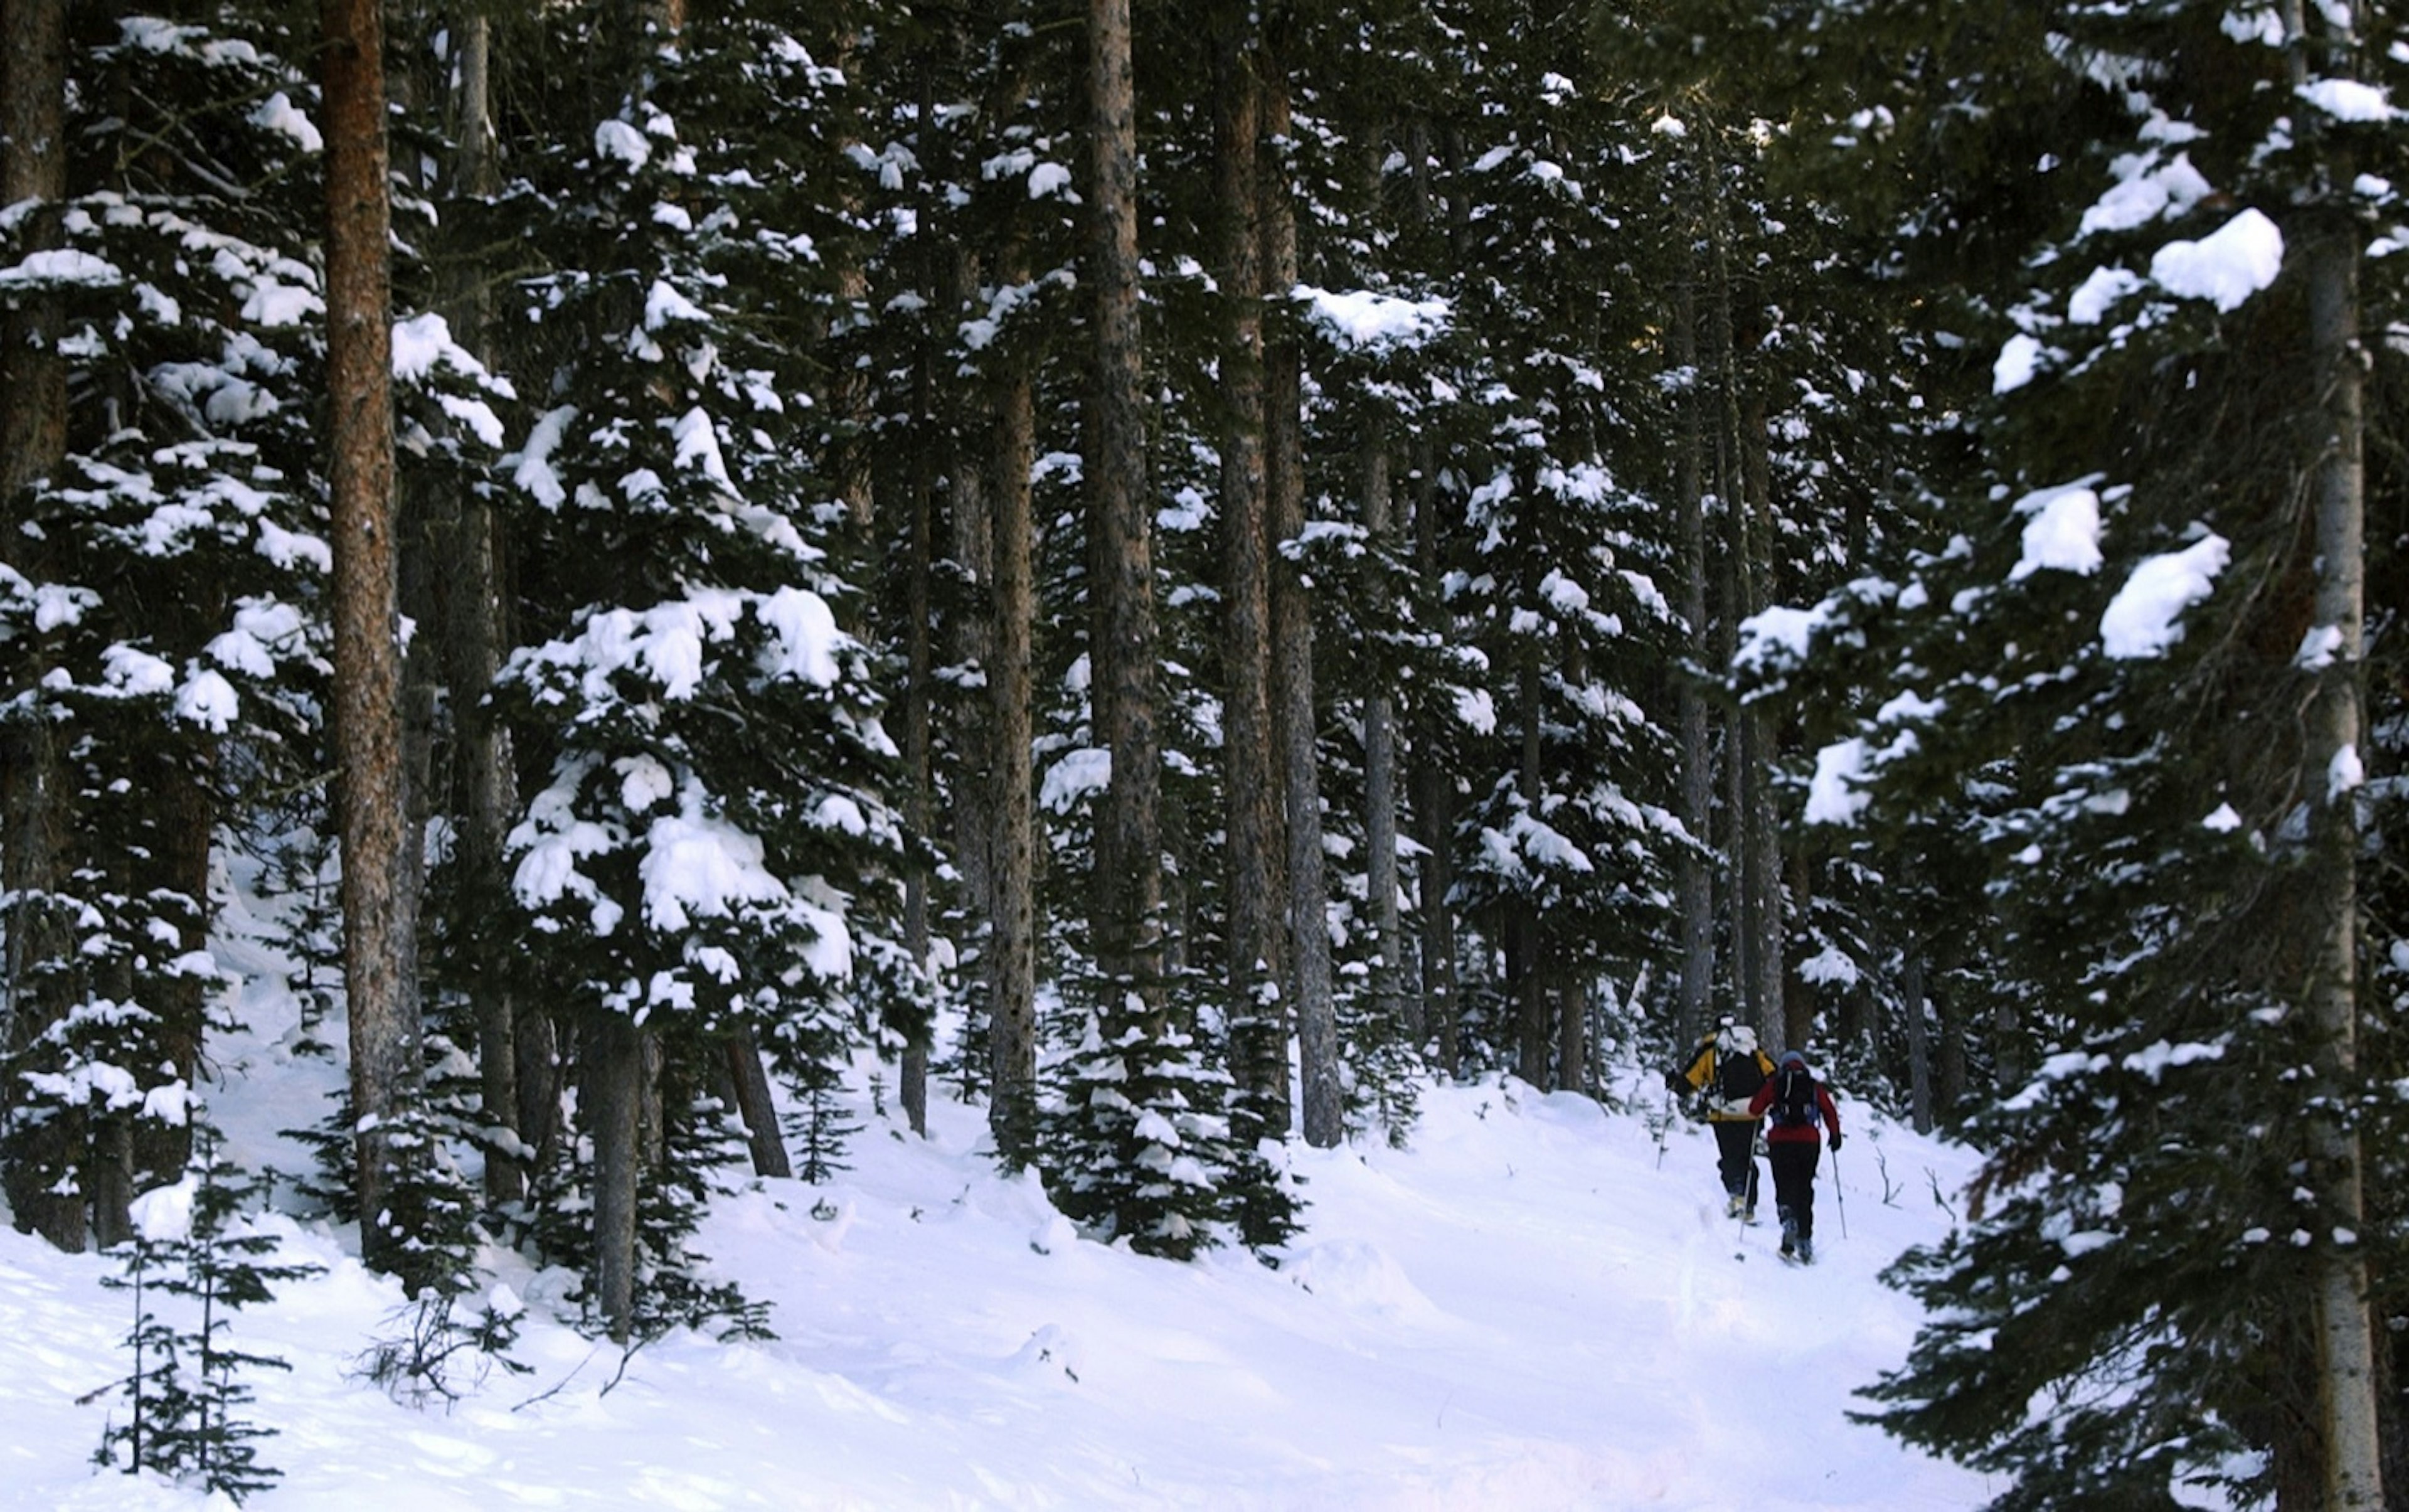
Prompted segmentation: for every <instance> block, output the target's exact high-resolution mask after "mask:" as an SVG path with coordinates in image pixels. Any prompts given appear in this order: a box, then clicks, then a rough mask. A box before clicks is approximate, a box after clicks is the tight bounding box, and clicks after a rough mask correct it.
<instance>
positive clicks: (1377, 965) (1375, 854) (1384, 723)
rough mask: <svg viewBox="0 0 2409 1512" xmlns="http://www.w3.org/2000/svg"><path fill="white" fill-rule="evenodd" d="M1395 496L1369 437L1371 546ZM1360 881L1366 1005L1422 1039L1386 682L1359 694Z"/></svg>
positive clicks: (1378, 447) (1381, 534)
mask: <svg viewBox="0 0 2409 1512" xmlns="http://www.w3.org/2000/svg"><path fill="white" fill-rule="evenodd" d="M1392 510H1393V504H1392V498H1391V489H1390V483H1389V452H1388V448H1387V446H1386V445H1385V444H1383V443H1382V442H1381V441H1380V440H1379V439H1372V440H1370V441H1368V442H1367V443H1366V444H1365V446H1364V448H1363V529H1364V532H1365V534H1367V535H1369V536H1370V537H1371V539H1372V544H1373V548H1374V549H1375V550H1376V551H1383V552H1385V551H1386V550H1387V549H1388V548H1389V547H1390V546H1391V545H1392V540H1390V537H1391V535H1392V523H1391V521H1392ZM1363 848H1364V849H1365V850H1366V851H1367V852H1369V853H1370V854H1369V855H1367V856H1366V857H1364V858H1363V889H1364V892H1365V893H1366V895H1367V897H1366V899H1365V901H1366V903H1367V904H1368V906H1369V907H1370V909H1371V914H1372V932H1373V938H1374V939H1375V940H1376V941H1378V945H1379V951H1378V956H1377V957H1376V958H1374V960H1373V963H1372V1005H1373V1011H1374V1013H1376V1014H1378V1015H1379V1020H1380V1022H1381V1023H1382V1024H1384V1025H1386V1026H1387V1027H1388V1030H1389V1032H1390V1033H1392V1034H1393V1035H1396V1036H1397V1037H1398V1038H1400V1039H1402V1040H1404V1041H1405V1042H1406V1044H1420V1043H1421V1023H1420V1022H1419V1019H1420V1016H1421V1015H1411V1016H1410V1017H1409V1016H1408V1015H1407V1012H1406V1004H1407V1003H1408V1002H1409V1001H1411V1000H1409V999H1408V998H1407V996H1406V992H1405V991H1404V987H1403V977H1402V975H1401V973H1402V972H1403V969H1404V966H1405V952H1406V940H1405V928H1404V923H1403V921H1402V920H1401V919H1400V918H1399V916H1398V913H1397V713H1396V702H1395V700H1394V699H1392V698H1391V697H1390V696H1389V690H1388V689H1387V688H1386V687H1380V688H1376V689H1375V690H1374V691H1373V692H1371V693H1370V694H1368V695H1367V696H1366V697H1365V698H1364V699H1363Z"/></svg>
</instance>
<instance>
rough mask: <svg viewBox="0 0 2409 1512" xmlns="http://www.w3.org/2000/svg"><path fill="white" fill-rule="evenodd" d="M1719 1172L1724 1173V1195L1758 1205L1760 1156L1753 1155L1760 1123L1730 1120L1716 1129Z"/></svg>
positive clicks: (1716, 1162)
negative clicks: (1743, 1198) (1758, 1158)
mask: <svg viewBox="0 0 2409 1512" xmlns="http://www.w3.org/2000/svg"><path fill="white" fill-rule="evenodd" d="M1714 1130H1715V1150H1716V1156H1717V1158H1716V1160H1715V1169H1716V1170H1718V1171H1720V1172H1722V1173H1723V1177H1724V1194H1725V1195H1726V1196H1730V1197H1745V1198H1747V1199H1748V1205H1749V1206H1751V1207H1754V1206H1755V1205H1756V1157H1755V1156H1754V1154H1753V1153H1752V1150H1753V1146H1754V1145H1755V1144H1756V1122H1755V1120H1753V1119H1737V1118H1736V1119H1728V1120H1725V1121H1724V1122H1721V1123H1718V1124H1716V1125H1715V1126H1714Z"/></svg>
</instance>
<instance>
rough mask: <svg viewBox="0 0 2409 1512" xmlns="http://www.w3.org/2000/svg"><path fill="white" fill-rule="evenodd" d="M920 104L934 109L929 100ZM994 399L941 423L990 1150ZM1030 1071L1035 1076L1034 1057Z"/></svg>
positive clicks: (957, 716) (994, 1126)
mask: <svg viewBox="0 0 2409 1512" xmlns="http://www.w3.org/2000/svg"><path fill="white" fill-rule="evenodd" d="M928 108H929V110H930V114H931V115H933V114H934V110H935V107H934V105H933V103H931V104H930V105H929V107H928ZM948 250H949V251H950V252H951V253H952V255H951V256H950V257H948V258H947V259H946V260H945V263H944V264H943V265H942V266H941V267H940V270H939V280H938V308H939V309H940V310H945V311H946V312H947V319H948V321H950V322H955V323H958V322H959V321H960V320H961V318H962V317H963V316H964V315H965V314H966V313H967V312H968V310H970V308H971V302H972V300H973V299H974V295H975V294H976V292H977V289H978V284H979V268H978V263H977V259H976V257H975V256H974V254H973V252H972V251H971V250H970V249H969V248H968V247H966V246H962V245H959V244H958V245H956V246H954V247H953V248H951V249H948ZM990 352H992V349H990ZM994 402H995V401H994V399H993V398H992V396H991V395H990V392H989V390H988V389H987V388H980V389H977V390H974V396H973V399H972V401H971V404H970V407H969V416H970V418H969V419H968V420H967V422H966V424H965V426H964V433H963V434H959V435H957V434H956V433H954V432H953V431H952V430H950V429H948V430H946V431H945V432H943V433H941V434H942V436H943V439H944V446H945V490H946V505H947V516H946V517H947V523H948V525H949V526H950V539H949V541H948V544H947V547H946V550H947V553H948V554H949V556H950V557H951V561H952V569H953V571H954V573H955V575H956V577H957V579H958V586H959V591H960V592H961V594H962V595H963V597H964V598H965V600H966V602H967V603H968V604H970V605H971V606H973V607H972V608H970V609H969V611H968V612H963V613H959V614H957V615H955V616H954V619H953V624H952V637H951V641H950V642H949V647H950V649H949V654H950V655H951V656H952V658H953V660H954V663H955V664H956V665H957V666H959V667H965V668H974V669H976V670H979V671H980V672H983V673H984V674H986V677H987V687H986V689H985V690H984V691H979V690H975V689H973V690H965V691H963V692H962V693H960V694H959V696H958V697H956V698H952V699H950V700H948V703H947V711H946V712H947V713H948V715H949V716H950V719H951V721H952V729H951V734H952V737H953V738H952V741H951V742H950V743H951V746H952V748H953V750H954V752H955V753H956V757H957V762H958V765H957V767H956V769H955V770H954V772H953V783H952V785H951V786H952V798H953V803H952V816H953V821H954V860H955V865H956V866H958V867H959V869H960V871H961V873H962V894H963V900H964V906H965V907H966V908H967V910H968V912H969V914H970V919H969V922H968V923H967V925H966V926H965V932H966V933H967V934H968V935H969V937H970V950H969V956H970V962H969V966H968V969H967V971H966V972H965V975H966V977H967V978H968V980H967V981H966V983H965V988H966V991H967V992H968V994H969V1001H968V1003H967V1004H966V1005H965V1006H966V1017H967V1018H968V1020H969V1022H968V1025H967V1026H966V1028H967V1029H968V1030H971V1031H972V1032H974V1034H975V1035H976V1038H975V1039H974V1040H966V1041H965V1042H964V1044H963V1059H964V1060H965V1061H966V1062H968V1063H970V1064H972V1065H976V1064H978V1063H979V1062H980V1061H982V1060H984V1062H985V1063H986V1066H987V1068H988V1079H987V1081H986V1083H985V1084H984V1087H985V1090H986V1091H987V1092H988V1126H989V1128H990V1130H992V1131H993V1133H994V1134H995V1136H996V1139H997V1141H998V1144H997V1147H998V1149H999V1150H1003V1149H1008V1148H1011V1147H1012V1146H1011V1145H1008V1144H1006V1143H1005V1142H1004V1141H1005V1135H1006V1131H1007V1128H1008V1126H1009V1124H1010V1117H1009V1115H1010V1114H1011V1113H1012V1111H1013V1104H1011V1103H1010V1102H1007V1101H1006V1099H1005V1098H1004V1096H1003V1093H1002V1091H1000V1090H999V1089H1000V1088H1003V1087H1007V1086H1009V1085H1011V1080H1012V1079H1011V1077H1010V1076H1009V1075H1008V1074H1007V1069H1008V1068H1017V1066H1018V1065H1019V1063H1020V1062H1019V1059H1018V1058H1017V1049H1016V1048H1015V1046H1016V1044H1017V1042H1015V1041H1011V1039H1010V1031H1009V1028H1008V1026H1000V1025H999V1024H998V1023H997V1019H996V1015H995V1011H994V999H995V995H996V986H995V984H996V980H997V975H998V970H997V965H996V955H997V952H998V951H999V950H1001V949H1002V948H1003V941H1002V926H1001V925H1000V924H999V922H998V920H999V917H1000V914H999V906H1000V905H999V904H998V901H997V898H996V883H995V852H996V849H997V845H998V840H997V835H998V833H999V829H998V827H999V826H1000V825H1001V823H1002V822H1003V821H1002V810H1001V808H1000V806H999V803H1000V795H1001V794H1002V791H1003V779H1002V777H1001V774H1000V773H998V772H997V771H995V770H993V768H992V767H991V766H990V765H988V762H987V753H989V752H993V751H995V750H996V749H997V738H998V737H997V733H996V729H995V710H996V708H997V707H998V706H999V703H1000V700H1001V699H1002V698H1003V695H1002V694H1001V693H1000V692H999V691H998V690H997V687H996V679H997V678H998V676H999V675H1000V673H999V670H998V669H997V668H996V665H995V659H996V658H995V642H996V626H998V624H999V623H1000V622H1001V621H1002V620H1003V618H1004V616H1005V611H1004V609H1003V606H1002V605H1001V604H1000V603H999V602H998V601H997V600H998V598H999V597H1000V596H999V594H998V587H997V582H996V568H995V519H994V508H993V506H992V505H991V504H990V503H989V501H988V499H989V490H988V467H989V465H990V462H989V456H988V450H989V443H990V440H991V437H992V432H993V429H994V419H993V413H992V409H993V405H994ZM1029 1070H1030V1074H1031V1076H1032V1077H1033V1076H1034V1075H1035V1074H1036V1066H1035V1063H1034V1061H1033V1060H1032V1061H1031V1064H1030V1068H1029ZM972 1079H975V1073H972Z"/></svg>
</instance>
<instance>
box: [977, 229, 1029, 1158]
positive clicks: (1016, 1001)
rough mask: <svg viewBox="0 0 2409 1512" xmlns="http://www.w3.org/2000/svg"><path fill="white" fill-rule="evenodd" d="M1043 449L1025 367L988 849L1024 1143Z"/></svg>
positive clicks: (1004, 1035)
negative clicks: (1033, 484) (1038, 494)
mask: <svg viewBox="0 0 2409 1512" xmlns="http://www.w3.org/2000/svg"><path fill="white" fill-rule="evenodd" d="M1001 266H1002V269H1003V275H1004V276H1005V277H1007V278H1009V279H1011V280H1013V281H1020V280H1022V279H1025V278H1026V277H1027V276H1028V266H1027V263H1026V261H1025V254H1024V253H1023V252H1021V251H1020V250H1019V249H1018V248H1017V245H1016V246H1011V247H1007V248H1006V250H1005V254H1004V256H1003V260H1002V264H1001ZM1036 454H1037V413H1036V397H1035V394H1034V392H1033V389H1032V386H1031V379H1030V375H1029V371H1028V369H1027V367H1025V366H1016V368H1015V370H1014V371H1013V372H1012V373H1011V374H1010V375H1009V376H1008V377H1006V378H1005V379H1004V380H1003V382H1002V383H1001V384H1000V386H999V390H998V392H997V394H996V397H995V428H994V463H993V466H994V469H995V477H994V482H993V484H992V486H991V487H990V488H989V490H988V497H989V499H990V501H991V502H992V505H993V509H994V520H995V525H994V529H993V531H992V532H991V536H992V545H993V549H994V553H995V557H994V560H995V595H994V598H993V600H992V602H993V612H994V616H995V618H994V626H993V630H992V632H991V643H992V645H993V647H994V652H993V660H992V661H991V662H990V664H989V667H988V699H989V706H988V727H989V728H990V729H991V730H992V732H993V734H994V745H993V747H992V750H993V751H994V781H993V783H992V784H991V785H990V787H989V796H988V806H989V812H990V813H991V814H992V816H993V818H992V823H993V833H994V842H993V846H992V848H991V850H990V852H989V857H990V862H991V865H992V867H993V875H992V876H991V878H990V879H989V880H990V885H991V886H992V887H993V889H994V900H995V914H994V936H993V940H994V943H993V946H992V949H991V950H990V952H989V954H990V956H991V958H992V960H993V974H992V978H991V980H992V983H993V995H992V999H991V1001H992V1004H993V1013H994V1021H993V1022H994V1034H995V1059H994V1064H993V1067H992V1071H993V1073H994V1076H995V1082H996V1088H997V1102H998V1104H999V1106H1000V1108H1001V1110H1002V1117H1003V1124H1004V1125H1006V1126H1008V1127H1009V1129H1010V1130H1012V1131H1013V1134H1014V1137H1015V1138H1016V1139H1017V1141H1019V1143H1018V1144H1017V1145H1014V1146H1013V1147H1014V1148H1017V1149H1026V1148H1028V1146H1029V1142H1030V1141H1031V1140H1032V1139H1033V1138H1034V1137H1035V1130H1036V1123H1037V789H1036V785H1035V783H1034V781H1033V780H1032V774H1031V760H1032V755H1031V753H1032V751H1033V750H1034V742H1035V739H1036V696H1035V693H1034V690H1033V688H1032V686H1031V681H1030V677H1031V673H1030V663H1031V657H1032V655H1033V638H1034V635H1035V631H1036V625H1037V574H1036V566H1035V561H1034V552H1035V549H1036V538H1037V529H1036V522H1035V519H1034V515H1033V510H1032V500H1031V496H1030V481H1029V473H1030V468H1031V464H1032V463H1033V462H1034V461H1035V459H1036Z"/></svg>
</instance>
